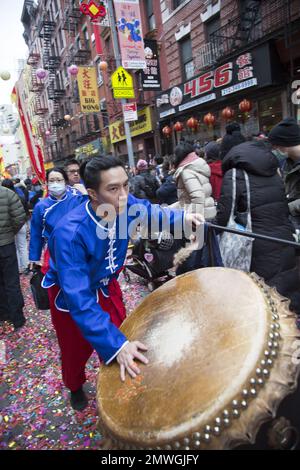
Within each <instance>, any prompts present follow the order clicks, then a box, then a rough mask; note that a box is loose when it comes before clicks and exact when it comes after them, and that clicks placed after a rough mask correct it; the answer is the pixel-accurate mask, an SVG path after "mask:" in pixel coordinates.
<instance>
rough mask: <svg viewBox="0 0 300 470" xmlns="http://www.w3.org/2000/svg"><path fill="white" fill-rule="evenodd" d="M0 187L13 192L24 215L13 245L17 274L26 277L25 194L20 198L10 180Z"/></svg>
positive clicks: (26, 204) (26, 208) (27, 262)
mask: <svg viewBox="0 0 300 470" xmlns="http://www.w3.org/2000/svg"><path fill="white" fill-rule="evenodd" d="M2 186H4V187H5V188H8V189H10V190H11V191H14V192H15V193H16V194H17V196H18V197H19V198H20V201H21V203H22V205H23V208H24V211H25V213H26V221H25V223H24V225H23V226H22V227H21V228H20V230H19V231H18V233H17V234H16V235H15V245H16V251H17V258H18V266H19V274H25V275H27V274H29V272H30V270H29V267H28V265H29V260H28V244H27V223H26V222H27V221H28V220H29V217H30V213H29V207H28V203H27V201H26V199H25V194H23V195H22V196H20V195H19V193H17V192H16V190H15V187H14V184H13V182H12V180H10V179H8V178H7V179H4V180H3V181H2Z"/></svg>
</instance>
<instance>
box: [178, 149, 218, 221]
mask: <svg viewBox="0 0 300 470" xmlns="http://www.w3.org/2000/svg"><path fill="white" fill-rule="evenodd" d="M174 168H175V173H174V179H175V181H176V186H177V195H178V204H179V206H181V207H187V208H188V210H189V211H191V212H196V213H199V214H201V215H202V216H203V217H204V218H205V220H210V219H213V218H214V217H215V215H216V207H215V202H214V200H213V198H212V188H211V184H210V182H209V178H210V175H211V172H210V168H209V166H208V164H207V163H206V161H205V160H204V159H203V158H200V157H198V155H197V154H196V153H195V152H194V149H193V145H192V144H191V143H189V142H184V143H182V144H179V145H178V146H177V147H176V149H175V158H174Z"/></svg>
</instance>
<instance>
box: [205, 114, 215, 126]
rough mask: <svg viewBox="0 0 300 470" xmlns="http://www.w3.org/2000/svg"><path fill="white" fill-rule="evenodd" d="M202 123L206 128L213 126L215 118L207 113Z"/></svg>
mask: <svg viewBox="0 0 300 470" xmlns="http://www.w3.org/2000/svg"><path fill="white" fill-rule="evenodd" d="M203 122H204V123H205V124H206V125H207V126H213V125H214V124H215V122H216V118H215V116H214V115H213V114H212V113H208V114H205V116H204V118H203Z"/></svg>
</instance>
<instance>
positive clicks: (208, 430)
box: [204, 424, 211, 434]
mask: <svg viewBox="0 0 300 470" xmlns="http://www.w3.org/2000/svg"><path fill="white" fill-rule="evenodd" d="M204 432H206V433H207V434H209V433H210V432H211V426H210V425H209V424H207V425H206V426H205V428H204Z"/></svg>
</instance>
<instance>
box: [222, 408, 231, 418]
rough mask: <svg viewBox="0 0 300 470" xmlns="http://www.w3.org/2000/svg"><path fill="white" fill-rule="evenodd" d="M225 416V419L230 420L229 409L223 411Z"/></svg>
mask: <svg viewBox="0 0 300 470" xmlns="http://www.w3.org/2000/svg"><path fill="white" fill-rule="evenodd" d="M223 416H224V418H225V419H226V418H229V416H230V413H229V411H228V410H227V409H226V410H224V411H223Z"/></svg>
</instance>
